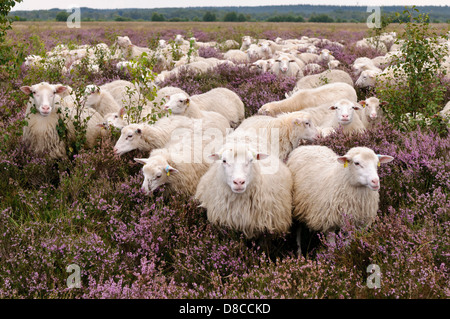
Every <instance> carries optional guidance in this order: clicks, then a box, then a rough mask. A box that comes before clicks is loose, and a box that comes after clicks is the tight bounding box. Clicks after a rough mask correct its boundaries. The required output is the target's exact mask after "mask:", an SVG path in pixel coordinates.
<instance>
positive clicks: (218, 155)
mask: <svg viewBox="0 0 450 319" xmlns="http://www.w3.org/2000/svg"><path fill="white" fill-rule="evenodd" d="M220 157H221V156H220V154H217V153H214V154H211V155H209V156H208V158H210V159H212V160H214V161H218V160H220Z"/></svg>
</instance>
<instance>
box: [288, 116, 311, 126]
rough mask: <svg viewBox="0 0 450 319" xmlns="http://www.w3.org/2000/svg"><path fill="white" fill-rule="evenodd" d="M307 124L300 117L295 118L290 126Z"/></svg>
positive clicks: (305, 120)
mask: <svg viewBox="0 0 450 319" xmlns="http://www.w3.org/2000/svg"><path fill="white" fill-rule="evenodd" d="M307 122H308V120H307V119H304V118H301V117H297V118H295V119H293V120H292V124H294V125H301V124H306V123H307Z"/></svg>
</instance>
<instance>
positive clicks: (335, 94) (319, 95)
mask: <svg viewBox="0 0 450 319" xmlns="http://www.w3.org/2000/svg"><path fill="white" fill-rule="evenodd" d="M339 99H348V100H350V101H353V102H356V101H357V96H356V91H355V89H354V88H353V86H351V85H349V84H347V83H340V82H337V83H330V84H325V85H322V86H320V87H318V88H314V89H305V90H301V91H297V92H295V93H294V94H293V95H292V96H290V97H289V98H287V99H285V100H281V101H275V102H270V103H266V104H264V105H263V106H261V108H260V109H259V110H258V114H260V115H271V116H274V115H276V114H279V113H282V112H294V111H300V110H302V109H305V108H307V107H313V106H318V105H321V104H324V103H333V102H335V101H338V100H339Z"/></svg>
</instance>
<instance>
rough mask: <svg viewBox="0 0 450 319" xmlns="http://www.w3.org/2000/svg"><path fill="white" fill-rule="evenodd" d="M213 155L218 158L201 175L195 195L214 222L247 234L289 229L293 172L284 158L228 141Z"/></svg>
mask: <svg viewBox="0 0 450 319" xmlns="http://www.w3.org/2000/svg"><path fill="white" fill-rule="evenodd" d="M211 158H212V159H214V160H215V161H216V162H215V163H213V164H212V165H211V167H210V168H209V169H208V171H207V172H206V173H205V174H204V175H203V176H202V178H201V179H200V182H199V183H198V186H197V191H196V194H195V198H196V199H197V200H198V201H199V202H200V206H201V207H204V208H206V210H207V217H208V220H209V221H210V222H211V223H212V224H215V225H219V226H225V227H229V228H231V229H234V230H237V231H242V232H243V233H244V235H245V236H247V237H248V238H253V237H257V236H259V235H261V234H263V233H264V232H273V233H287V232H289V230H290V226H291V223H292V212H291V211H292V175H291V173H290V172H289V169H288V168H287V167H286V165H285V164H284V163H283V162H282V161H280V160H279V159H278V158H277V157H275V156H268V155H267V154H264V153H257V152H256V151H255V150H253V149H252V148H251V147H249V146H248V145H247V144H244V143H235V144H225V145H224V146H223V148H222V149H221V150H220V151H219V152H216V153H214V154H212V155H211ZM263 162H264V163H263ZM265 163H269V164H270V165H271V166H273V167H274V168H275V169H274V170H273V172H271V171H270V170H268V169H267V167H266V166H265V165H267V164H265Z"/></svg>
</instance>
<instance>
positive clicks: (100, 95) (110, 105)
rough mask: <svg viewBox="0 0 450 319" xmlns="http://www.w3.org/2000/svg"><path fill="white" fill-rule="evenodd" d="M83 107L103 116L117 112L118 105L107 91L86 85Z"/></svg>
mask: <svg viewBox="0 0 450 319" xmlns="http://www.w3.org/2000/svg"><path fill="white" fill-rule="evenodd" d="M85 106H87V107H90V108H92V109H94V110H96V111H97V112H98V113H100V115H101V116H105V115H106V114H108V113H114V112H116V113H117V112H119V110H120V105H119V104H118V103H117V102H116V100H114V97H113V96H112V95H111V93H109V92H108V91H107V90H102V89H100V87H98V86H96V85H88V86H86V89H85Z"/></svg>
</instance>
